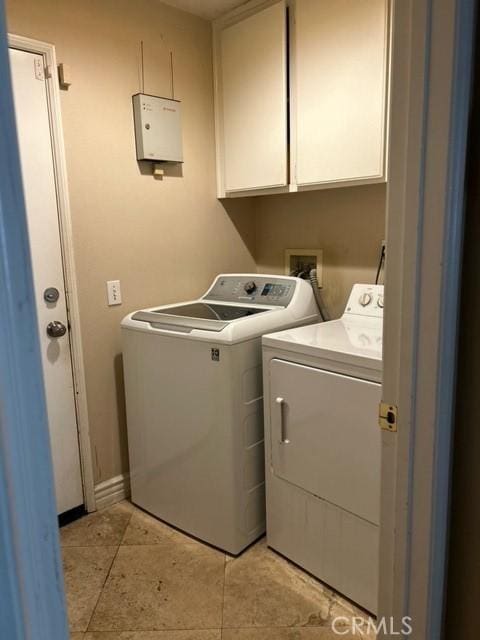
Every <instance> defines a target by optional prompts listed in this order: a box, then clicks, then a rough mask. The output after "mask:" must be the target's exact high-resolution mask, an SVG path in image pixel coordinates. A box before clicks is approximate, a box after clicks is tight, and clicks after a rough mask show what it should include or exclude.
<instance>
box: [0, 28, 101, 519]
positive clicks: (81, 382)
mask: <svg viewBox="0 0 480 640" xmlns="http://www.w3.org/2000/svg"><path fill="white" fill-rule="evenodd" d="M8 46H9V47H11V48H13V49H20V50H22V51H27V52H28V53H35V54H37V55H41V56H43V60H44V65H45V68H46V69H48V73H47V74H46V75H45V86H46V90H47V101H48V112H49V117H50V131H51V138H52V151H53V157H54V164H55V167H54V173H55V183H56V190H57V206H58V217H59V230H60V243H61V247H62V263H63V270H64V280H65V295H66V302H67V314H68V319H69V322H70V353H71V360H72V370H73V383H74V389H75V394H74V396H75V411H76V418H77V428H78V443H79V449H80V465H81V470H82V484H83V497H84V501H85V507H86V509H87V511H95V509H96V504H95V486H94V476H93V460H92V450H91V446H90V429H89V420H88V406H87V390H86V383H85V367H84V360H83V350H82V335H81V328H80V309H79V302H78V287H77V280H76V269H75V258H74V251H73V232H72V220H71V209H70V199H69V193H68V180H67V162H66V156H65V142H64V136H63V127H62V114H61V104H60V89H59V86H58V76H57V58H56V54H55V46H54V45H53V44H50V43H48V42H42V41H40V40H34V39H32V38H25V37H23V36H18V35H14V34H8Z"/></svg>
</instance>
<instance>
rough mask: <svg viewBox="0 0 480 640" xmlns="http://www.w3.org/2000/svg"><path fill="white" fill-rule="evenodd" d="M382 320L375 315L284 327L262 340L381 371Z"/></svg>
mask: <svg viewBox="0 0 480 640" xmlns="http://www.w3.org/2000/svg"><path fill="white" fill-rule="evenodd" d="M382 333H383V323H382V320H381V319H378V318H368V317H364V318H354V317H352V318H349V317H348V316H343V318H341V319H339V320H332V321H330V322H322V323H320V324H311V325H307V326H304V327H297V328H294V329H287V330H285V331H279V332H278V333H271V334H268V335H266V336H263V344H264V346H268V347H275V348H279V349H282V350H286V351H293V352H296V353H301V354H304V355H308V356H313V357H315V358H321V359H323V360H328V361H329V362H331V363H332V369H334V364H333V363H335V362H339V363H341V364H347V365H351V366H352V367H355V366H359V367H367V368H369V369H375V370H378V371H380V370H381V365H382Z"/></svg>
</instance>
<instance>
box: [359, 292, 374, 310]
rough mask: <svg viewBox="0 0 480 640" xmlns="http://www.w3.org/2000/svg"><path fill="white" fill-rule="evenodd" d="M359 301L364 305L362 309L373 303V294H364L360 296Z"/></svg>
mask: <svg viewBox="0 0 480 640" xmlns="http://www.w3.org/2000/svg"><path fill="white" fill-rule="evenodd" d="M358 301H359V303H360V304H361V305H362V307H366V306H368V305H369V304H370V302H371V301H372V294H371V293H367V292H365V293H362V295H361V296H360V298H359V299H358Z"/></svg>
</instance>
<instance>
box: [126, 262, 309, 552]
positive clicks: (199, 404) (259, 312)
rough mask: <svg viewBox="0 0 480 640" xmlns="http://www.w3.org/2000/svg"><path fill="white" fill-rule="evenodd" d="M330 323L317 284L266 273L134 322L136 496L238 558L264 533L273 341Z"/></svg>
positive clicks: (131, 433) (129, 351)
mask: <svg viewBox="0 0 480 640" xmlns="http://www.w3.org/2000/svg"><path fill="white" fill-rule="evenodd" d="M318 319H319V316H318V310H317V306H316V303H315V300H314V296H313V290H312V288H311V286H310V284H309V283H307V282H305V281H304V280H300V279H298V278H291V277H285V276H265V275H257V274H254V275H252V274H240V275H235V274H230V275H220V276H218V277H217V278H216V279H215V281H214V283H213V284H212V286H211V287H210V289H209V290H208V291H207V293H206V294H205V295H204V296H202V297H201V298H200V299H198V300H194V301H190V302H185V303H182V304H176V305H167V306H162V307H154V308H151V309H144V310H142V311H137V312H135V313H131V314H130V315H128V316H127V317H126V318H124V320H123V321H122V342H123V364H124V373H125V391H126V403H127V426H128V450H129V457H130V482H131V490H132V501H133V502H134V503H135V504H137V505H138V506H140V507H142V508H143V509H145V510H146V511H149V512H150V513H152V514H154V515H155V516H157V517H159V518H161V519H162V520H165V521H166V522H168V523H170V524H172V525H174V526H176V527H178V528H179V529H182V530H184V531H186V532H188V533H190V534H192V535H194V536H196V537H198V538H200V539H202V540H204V541H206V542H208V543H210V544H212V545H214V546H216V547H219V548H221V549H223V550H225V551H227V552H229V553H231V554H238V553H240V551H242V549H244V548H245V547H246V546H248V545H249V544H250V543H251V542H252V541H253V540H255V539H256V538H258V537H259V536H260V535H262V533H263V532H264V531H265V472H264V448H263V433H264V432H263V404H262V403H263V391H262V348H261V336H262V335H263V334H264V333H269V332H271V331H275V330H277V329H281V328H286V327H293V326H298V325H301V324H306V323H309V322H318Z"/></svg>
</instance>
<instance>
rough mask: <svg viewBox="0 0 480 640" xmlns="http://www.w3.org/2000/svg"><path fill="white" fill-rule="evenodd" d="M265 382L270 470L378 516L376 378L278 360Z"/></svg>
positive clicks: (376, 519) (375, 520)
mask: <svg viewBox="0 0 480 640" xmlns="http://www.w3.org/2000/svg"><path fill="white" fill-rule="evenodd" d="M270 384H271V389H272V393H271V400H270V402H271V406H270V411H271V415H272V436H271V437H272V443H271V447H272V464H273V472H274V473H275V475H276V476H278V477H280V478H283V479H284V480H287V481H288V482H291V483H292V484H295V485H296V486H298V487H301V488H302V489H305V490H306V491H308V492H309V493H312V494H314V495H316V496H318V497H319V498H322V499H323V500H327V501H328V502H330V503H331V504H334V505H336V506H337V507H340V508H342V509H345V510H346V511H349V512H351V513H354V514H355V515H358V516H360V517H362V518H364V519H365V520H368V521H369V522H372V523H373V524H379V519H380V517H379V510H380V442H381V440H380V429H379V428H378V417H377V414H378V403H379V402H380V396H381V385H379V384H377V383H376V382H369V381H367V380H360V379H358V378H351V377H350V376H344V375H340V374H337V373H332V372H330V371H323V370H322V369H316V368H314V367H307V366H304V365H300V364H293V363H291V362H286V361H283V360H272V362H271V364H270Z"/></svg>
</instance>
